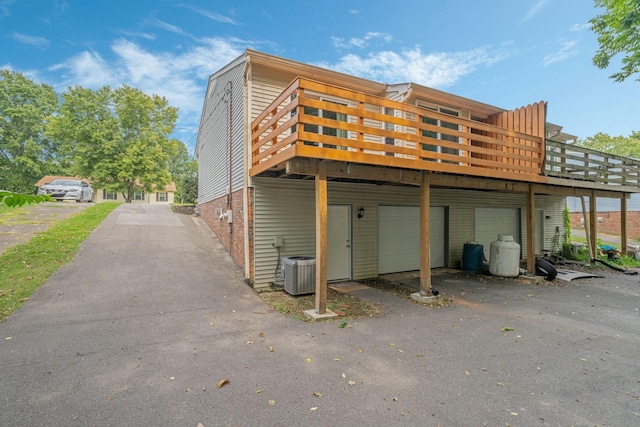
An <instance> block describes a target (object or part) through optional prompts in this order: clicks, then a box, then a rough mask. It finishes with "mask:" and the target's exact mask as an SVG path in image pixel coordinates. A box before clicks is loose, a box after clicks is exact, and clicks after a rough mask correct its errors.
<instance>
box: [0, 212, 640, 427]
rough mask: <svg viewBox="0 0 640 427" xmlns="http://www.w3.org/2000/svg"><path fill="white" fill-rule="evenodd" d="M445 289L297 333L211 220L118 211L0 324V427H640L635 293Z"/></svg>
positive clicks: (607, 288)
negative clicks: (251, 281)
mask: <svg viewBox="0 0 640 427" xmlns="http://www.w3.org/2000/svg"><path fill="white" fill-rule="evenodd" d="M435 282H436V283H435V284H436V286H437V287H438V289H439V290H440V292H441V293H442V294H445V295H447V296H449V297H450V298H452V300H453V305H452V306H451V307H442V308H430V307H424V306H422V305H419V304H417V303H414V302H411V301H408V300H404V299H401V298H399V297H395V296H393V295H391V294H387V293H383V292H382V291H377V292H376V291H372V292H369V293H368V294H367V295H368V297H370V298H374V299H376V300H377V301H378V303H379V304H380V305H381V310H382V312H381V314H380V315H378V316H375V317H371V318H366V319H361V320H358V321H351V322H349V325H348V327H346V328H339V327H338V324H339V322H335V321H334V322H328V323H315V324H314V323H305V322H301V321H299V320H295V319H292V318H289V317H287V316H285V315H282V314H280V313H276V312H274V311H273V310H271V308H270V307H268V306H266V305H264V304H263V303H262V301H261V299H260V298H259V296H258V295H257V294H256V293H255V292H254V291H253V290H252V289H250V288H249V287H247V286H246V285H245V284H244V283H243V282H242V275H241V273H240V271H239V270H238V269H237V267H236V266H235V265H234V264H233V262H232V260H231V259H230V257H229V256H228V254H227V253H226V251H225V250H224V248H223V247H222V245H221V244H220V243H219V242H218V241H217V239H216V238H215V236H213V235H212V233H211V232H210V231H209V229H208V228H207V227H206V225H204V223H203V222H202V221H201V219H199V218H193V217H190V216H185V215H178V214H174V213H172V212H171V210H170V208H169V207H168V206H150V205H135V204H133V205H131V204H130V205H126V204H125V205H122V206H120V207H118V208H117V209H116V210H115V211H114V212H113V213H112V214H111V215H109V217H108V218H107V219H106V220H105V221H104V222H103V223H102V224H101V225H100V226H99V227H98V228H97V229H96V230H95V231H94V233H92V235H91V236H90V237H89V238H88V239H87V240H86V241H85V242H84V244H83V245H82V246H81V250H80V253H79V255H78V257H77V259H76V260H75V261H74V262H72V263H71V264H68V265H66V266H64V267H62V268H61V269H60V270H59V271H58V272H57V273H56V274H55V275H54V276H53V277H51V279H50V280H49V281H48V282H47V283H46V284H45V285H43V286H42V287H41V288H40V289H39V290H38V291H37V292H36V293H35V294H34V295H33V297H32V298H31V300H30V301H28V302H27V303H26V304H25V306H24V307H22V308H21V309H20V310H18V311H17V312H15V313H14V314H13V315H11V316H10V317H9V318H8V319H7V320H6V321H5V322H4V323H2V324H0V363H1V366H2V370H1V375H0V408H1V410H0V425H2V426H5V425H6V426H40V425H42V426H44V425H47V426H76V425H77V426H93V425H95V426H125V425H126V426H137V425H145V426H146V425H153V426H193V427H195V426H197V425H198V424H199V423H201V424H202V425H203V426H205V427H208V426H285V425H286V426H288V425H322V426H325V425H326V426H353V425H364V426H367V425H369V426H380V425H386V426H390V425H416V426H438V425H441V426H470V425H473V426H475V425H489V426H505V425H511V426H518V425H523V426H531V425H536V426H594V425H597V426H633V425H638V424H639V423H640V375H639V372H640V354H639V353H640V328H639V327H638V324H639V322H640V312H639V309H640V298H639V296H640V285H639V283H638V282H639V279H638V277H636V276H625V275H617V274H611V275H607V277H606V278H604V279H580V280H579V281H575V282H569V283H566V284H564V285H562V286H559V285H553V286H538V285H535V284H532V283H530V282H527V281H518V280H506V279H496V278H485V277H481V276H468V275H465V274H462V273H458V274H450V275H443V276H438V277H437V278H436V280H435ZM223 379H228V382H227V383H226V384H225V385H223V386H222V387H220V388H218V386H217V384H218V383H219V382H220V381H221V380H223Z"/></svg>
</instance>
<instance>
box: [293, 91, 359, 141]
mask: <svg viewBox="0 0 640 427" xmlns="http://www.w3.org/2000/svg"><path fill="white" fill-rule="evenodd" d="M322 100H323V101H325V102H330V103H332V104H336V105H344V106H348V104H346V103H344V102H340V101H334V100H330V99H322ZM304 114H306V115H309V116H315V117H321V118H323V119H330V120H336V121H339V122H348V116H347V115H346V114H344V113H338V112H336V111H331V110H326V109H325V110H323V109H320V108H314V107H304ZM304 130H305V132H312V133H318V134H320V135H329V136H335V137H337V138H348V137H349V135H348V132H347V131H346V130H344V129H337V128H332V127H329V126H318V125H310V124H305V125H304ZM305 144H306V145H316V146H317V145H318V144H317V143H315V142H305ZM321 145H322V146H323V147H324V148H338V149H339V150H346V149H347V148H346V147H343V146H335V145H333V144H321Z"/></svg>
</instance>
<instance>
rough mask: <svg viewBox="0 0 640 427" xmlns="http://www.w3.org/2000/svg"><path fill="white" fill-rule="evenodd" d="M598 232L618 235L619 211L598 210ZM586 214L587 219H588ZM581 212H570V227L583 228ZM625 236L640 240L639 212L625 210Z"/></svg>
mask: <svg viewBox="0 0 640 427" xmlns="http://www.w3.org/2000/svg"><path fill="white" fill-rule="evenodd" d="M596 217H597V218H598V226H597V228H598V233H602V234H612V235H614V236H619V235H620V224H621V221H620V212H616V211H609V212H598V213H597V215H596ZM588 218H589V215H587V221H588V220H589V219H588ZM582 219H583V216H582V212H574V213H571V229H572V230H584V225H583V224H582ZM627 236H628V237H629V239H631V240H640V212H638V211H632V212H627Z"/></svg>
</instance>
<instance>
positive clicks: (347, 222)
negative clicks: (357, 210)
mask: <svg viewBox="0 0 640 427" xmlns="http://www.w3.org/2000/svg"><path fill="white" fill-rule="evenodd" d="M350 278H351V206H347V205H329V207H328V214H327V280H348V279H350Z"/></svg>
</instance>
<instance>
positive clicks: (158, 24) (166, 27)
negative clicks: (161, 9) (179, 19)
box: [151, 19, 186, 36]
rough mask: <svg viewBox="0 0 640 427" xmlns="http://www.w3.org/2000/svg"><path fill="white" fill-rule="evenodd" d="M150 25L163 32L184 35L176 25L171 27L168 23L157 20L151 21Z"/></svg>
mask: <svg viewBox="0 0 640 427" xmlns="http://www.w3.org/2000/svg"><path fill="white" fill-rule="evenodd" d="M151 22H152V24H153V25H154V26H156V27H158V28H162V29H163V30H165V31H169V32H171V33H176V34H180V35H181V36H184V35H186V33H185V32H184V31H183V30H182V28H180V27H178V26H176V25H171V24H169V23H168V22H164V21H161V20H159V19H154V20H153V21H151Z"/></svg>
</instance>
